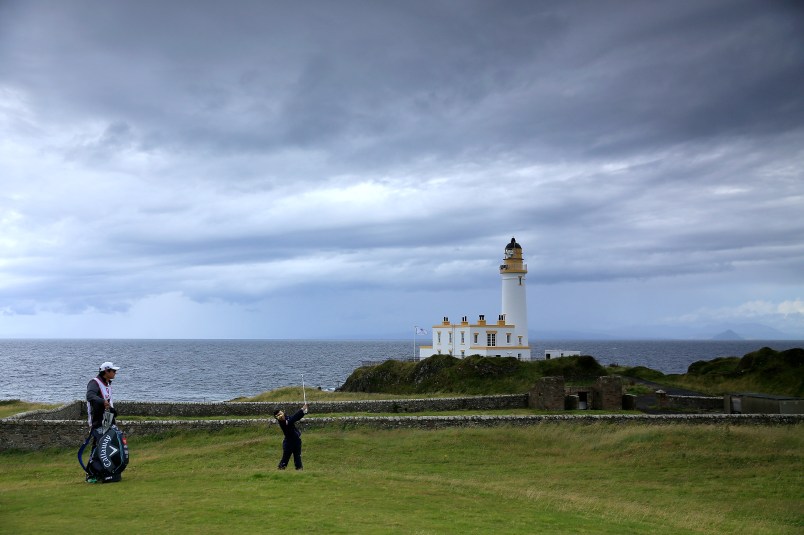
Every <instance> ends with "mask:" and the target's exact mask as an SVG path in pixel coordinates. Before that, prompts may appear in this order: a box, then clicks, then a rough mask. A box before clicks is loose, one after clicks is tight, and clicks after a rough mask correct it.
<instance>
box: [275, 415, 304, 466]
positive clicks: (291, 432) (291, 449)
mask: <svg viewBox="0 0 804 535" xmlns="http://www.w3.org/2000/svg"><path fill="white" fill-rule="evenodd" d="M305 414H307V403H305V404H304V406H303V407H302V408H301V409H299V410H298V411H296V414H294V415H293V416H291V417H286V416H285V413H284V412H283V411H282V409H276V410H275V411H274V417H275V418H276V421H277V422H278V423H279V428H280V429H282V433H284V434H285V438H284V439H283V440H282V459H281V460H280V461H279V466H278V467H277V468H279V469H280V470H284V469H285V468H287V466H288V461H289V460H290V455H291V454H293V464H294V465H296V470H301V469H302V458H301V449H302V441H301V431H299V430H298V429H296V422H298V421H299V420H301V419H302V418H304V415H305Z"/></svg>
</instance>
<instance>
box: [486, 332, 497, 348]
mask: <svg viewBox="0 0 804 535" xmlns="http://www.w3.org/2000/svg"><path fill="white" fill-rule="evenodd" d="M486 345H487V346H489V347H492V346H496V345H497V333H488V334H486Z"/></svg>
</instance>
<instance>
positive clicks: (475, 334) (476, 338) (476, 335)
mask: <svg viewBox="0 0 804 535" xmlns="http://www.w3.org/2000/svg"><path fill="white" fill-rule="evenodd" d="M475 344H477V333H475Z"/></svg>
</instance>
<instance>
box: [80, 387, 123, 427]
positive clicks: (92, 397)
mask: <svg viewBox="0 0 804 535" xmlns="http://www.w3.org/2000/svg"><path fill="white" fill-rule="evenodd" d="M102 375H103V374H101V373H99V374H98V380H99V381H100V382H102V383H103V384H106V385H108V384H110V383H107V382H106V381H104V380H103V377H102ZM87 402H88V403H89V406H90V408H91V410H92V428H93V429H94V428H96V427H100V426H101V425H102V424H103V411H104V407H103V394H101V390H100V386H98V382H97V381H95V379H90V380H89V382H88V383H87ZM109 411H110V412H111V413H112V414H114V415H117V409H115V408H114V407H110V408H109ZM112 423H114V419H112Z"/></svg>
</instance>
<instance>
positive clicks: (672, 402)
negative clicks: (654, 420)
mask: <svg viewBox="0 0 804 535" xmlns="http://www.w3.org/2000/svg"><path fill="white" fill-rule="evenodd" d="M656 403H657V405H658V406H659V408H660V409H673V410H682V411H683V410H696V411H710V412H723V396H718V397H714V396H679V395H675V394H667V393H666V392H664V391H663V390H657V391H656Z"/></svg>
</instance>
